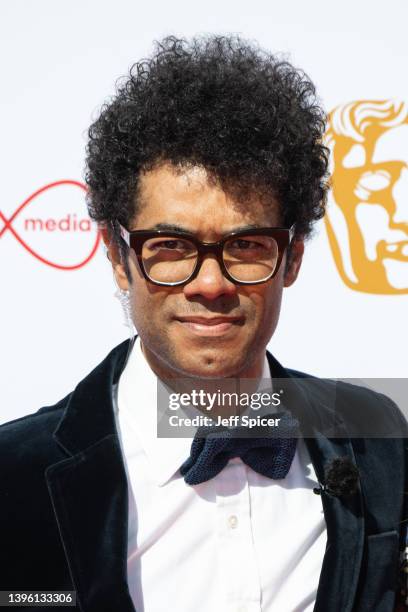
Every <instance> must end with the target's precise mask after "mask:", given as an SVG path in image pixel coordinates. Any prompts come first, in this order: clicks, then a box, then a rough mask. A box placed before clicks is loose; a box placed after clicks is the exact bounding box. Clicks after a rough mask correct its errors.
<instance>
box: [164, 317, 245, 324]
mask: <svg viewBox="0 0 408 612" xmlns="http://www.w3.org/2000/svg"><path fill="white" fill-rule="evenodd" d="M176 319H177V321H181V322H182V323H198V324H200V325H218V324H220V323H232V322H234V321H242V320H243V317H176Z"/></svg>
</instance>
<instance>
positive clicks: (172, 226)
mask: <svg viewBox="0 0 408 612" xmlns="http://www.w3.org/2000/svg"><path fill="white" fill-rule="evenodd" d="M260 227H265V226H264V225H259V224H258V223H250V224H248V225H239V226H237V227H233V228H231V229H230V230H228V231H227V232H225V233H226V234H229V233H231V232H240V231H241V230H252V229H259V228H260ZM148 230H169V231H172V232H188V233H189V234H197V232H195V231H194V230H192V229H191V228H189V227H185V226H183V225H178V224H177V223H156V224H155V225H152V227H148V228H146V231H148Z"/></svg>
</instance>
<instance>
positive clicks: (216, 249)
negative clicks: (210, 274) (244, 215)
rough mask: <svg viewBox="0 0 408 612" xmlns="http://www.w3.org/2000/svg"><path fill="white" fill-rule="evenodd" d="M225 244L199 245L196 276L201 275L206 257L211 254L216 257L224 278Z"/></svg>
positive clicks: (221, 242) (219, 242) (208, 243)
mask: <svg viewBox="0 0 408 612" xmlns="http://www.w3.org/2000/svg"><path fill="white" fill-rule="evenodd" d="M223 243H224V241H217V242H200V243H199V247H198V261H197V269H196V275H198V274H200V271H201V267H202V264H203V262H204V258H205V256H206V255H209V254H210V255H214V256H215V259H216V260H217V263H218V266H219V268H220V270H221V274H222V275H223V276H224V265H223V261H222V251H223V248H224V244H223Z"/></svg>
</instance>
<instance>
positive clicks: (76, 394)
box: [0, 340, 408, 612]
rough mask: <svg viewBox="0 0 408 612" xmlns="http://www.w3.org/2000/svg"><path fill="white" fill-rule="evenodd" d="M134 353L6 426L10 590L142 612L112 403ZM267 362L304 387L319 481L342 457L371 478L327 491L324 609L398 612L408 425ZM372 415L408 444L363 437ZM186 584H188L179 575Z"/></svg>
mask: <svg viewBox="0 0 408 612" xmlns="http://www.w3.org/2000/svg"><path fill="white" fill-rule="evenodd" d="M130 346H131V343H130V341H128V340H127V341H125V342H123V343H122V344H120V345H119V346H117V347H116V348H114V349H113V350H112V352H111V353H109V355H108V356H107V357H106V358H105V359H104V361H102V363H100V364H99V365H98V366H97V367H96V368H95V369H94V370H93V371H92V372H91V373H90V374H89V375H88V376H87V377H86V378H84V379H83V380H82V381H81V382H80V383H79V384H78V386H77V387H76V388H75V390H74V391H73V392H72V393H70V394H69V395H68V396H67V397H65V398H64V399H62V400H61V401H59V402H58V403H57V404H55V405H54V406H46V407H44V408H41V409H40V410H39V411H38V412H36V413H34V414H31V415H28V416H24V417H22V418H20V419H16V420H14V421H11V422H9V423H5V424H3V425H2V426H1V427H0V590H2V591H12V590H14V591H18V590H25V591H28V590H35V591H41V590H48V591H61V590H65V591H66V590H75V591H76V594H77V605H76V607H75V608H73V607H71V608H65V609H67V610H73V609H76V610H82V612H134V606H133V604H132V601H131V598H130V595H129V590H128V586H127V578H126V571H127V529H128V525H127V521H128V491H127V479H126V472H125V469H124V464H123V459H122V453H121V448H120V444H119V438H118V434H117V431H116V427H115V419H114V413H113V404H112V385H113V384H114V383H116V382H117V381H118V379H119V376H120V374H121V372H122V370H123V367H124V364H125V362H126V358H127V355H128V350H129V348H130ZM267 356H268V361H269V364H270V367H271V373H272V376H274V377H277V378H286V379H292V381H291V382H294V384H295V387H296V389H297V392H298V393H299V395H298V398H297V402H296V405H297V406H298V409H299V413H298V416H299V419H300V421H301V426H302V429H303V431H304V432H305V442H306V445H307V448H308V450H309V453H310V456H311V458H312V462H313V465H314V468H315V471H316V474H317V476H318V478H319V481H320V482H321V483H323V484H324V478H325V475H324V470H325V466H327V464H328V463H329V462H330V461H331V460H332V459H333V458H335V457H340V456H341V457H344V456H345V457H349V458H350V459H351V461H352V462H353V463H354V464H355V465H356V466H357V468H358V470H359V474H360V479H359V484H358V490H357V492H356V493H354V494H353V495H351V496H349V497H344V496H343V497H335V496H332V495H329V494H327V493H323V494H322V504H323V510H324V515H325V519H326V524H327V537H328V542H327V547H326V552H325V556H324V561H323V567H322V571H321V575H320V581H319V585H318V591H317V599H316V604H315V608H314V610H315V611H316V612H352V611H353V612H391V611H393V610H394V609H395V605H396V593H397V591H398V587H397V583H398V573H399V563H400V560H399V551H400V548H401V547H402V544H403V542H404V540H405V538H406V525H407V522H403V521H404V519H405V521H406V519H407V517H408V513H407V507H406V505H405V507H404V503H405V504H406V501H405V502H404V491H407V490H408V486H407V456H408V450H407V446H408V445H407V440H408V433H407V429H406V421H405V419H404V418H403V417H402V416H401V413H400V412H399V411H398V409H397V408H396V407H395V404H393V402H392V401H391V400H389V399H388V398H386V397H385V396H383V395H381V394H378V393H375V392H373V391H370V390H367V389H363V388H362V387H357V386H354V385H346V384H344V383H340V384H338V385H337V387H336V389H337V393H336V407H335V408H336V410H334V409H333V407H332V397H333V387H332V385H333V384H334V383H331V382H330V381H322V380H320V379H317V378H313V377H309V375H306V374H304V373H301V372H297V371H294V370H288V369H285V368H283V367H282V366H281V365H280V364H279V363H278V362H277V361H276V359H275V358H274V357H273V356H272V355H271V354H270V353H269V352H268V353H267ZM306 378H307V379H308V383H309V382H312V384H311V385H310V384H308V385H307V388H306V387H303V385H302V384H301V380H302V379H305V380H306ZM362 414H363V415H365V416H364V419H367V415H368V416H369V418H368V420H371V419H372V420H373V422H375V421H376V420H377V422H378V419H380V420H381V419H386V420H387V424H389V425H390V430H394V431H396V430H398V431H404V432H405V433H404V439H402V438H395V437H393V438H387V439H384V438H376V439H375V438H369V437H365V438H356V437H353V436H355V428H356V427H357V425H358V424H357V421H358V418H359V417H358V415H362ZM333 427H335V430H336V434H337V435H336V437H334V436H333V431H334V429H333ZM339 432H340V433H341V432H343V434H341V437H339ZM353 432H354V433H353ZM308 436H310V437H308ZM311 494H313V493H311ZM406 499H407V496H406V495H405V500H406ZM136 501H137V500H136ZM273 554H274V551H273V550H271V555H273ZM174 579H175V580H178V581H179V583H180V584H182V580H183V578H182V576H178V575H177V568H174ZM157 588H158V589H160V584H158V585H157ZM18 609H19V608H18ZM21 609H23V608H21ZM25 609H26V608H24V610H25ZM32 609H33V610H44V611H48V610H51V609H53V608H50V607H35V608H32ZM55 609H57V608H55ZM58 609H61V608H58ZM169 610H171V611H172V606H171V602H169ZM145 612H149V611H148V610H146V611H145ZM163 612H164V611H163ZM209 612H211V611H210V610H209Z"/></svg>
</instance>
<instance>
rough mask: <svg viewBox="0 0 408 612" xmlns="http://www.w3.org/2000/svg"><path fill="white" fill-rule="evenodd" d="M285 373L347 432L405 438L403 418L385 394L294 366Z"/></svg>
mask: <svg viewBox="0 0 408 612" xmlns="http://www.w3.org/2000/svg"><path fill="white" fill-rule="evenodd" d="M287 372H288V374H289V376H290V377H291V378H295V379H296V380H297V382H298V383H300V384H301V386H302V387H303V389H304V390H305V392H306V393H307V394H308V396H309V397H310V398H311V399H312V400H313V399H315V400H316V401H317V402H319V403H320V404H323V405H324V406H326V407H327V408H329V410H331V411H333V412H335V413H336V414H337V415H338V416H340V417H341V418H342V419H343V420H344V422H345V424H346V427H347V429H348V430H349V433H350V434H352V435H357V434H358V433H360V434H361V435H362V436H363V437H365V436H369V437H370V436H371V437H373V436H374V437H378V438H384V437H391V436H392V435H393V436H394V437H396V438H408V424H407V420H406V417H405V416H404V414H403V412H402V410H401V409H400V407H399V406H398V405H397V404H396V403H395V402H394V400H392V399H391V398H390V397H388V396H387V395H385V394H383V393H380V392H378V391H375V390H373V389H371V388H369V387H367V386H364V385H363V384H361V385H359V384H354V383H351V382H344V381H343V380H335V379H329V378H318V377H317V376H313V375H311V374H308V373H306V372H301V371H299V370H294V369H287ZM362 382H363V381H362Z"/></svg>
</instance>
